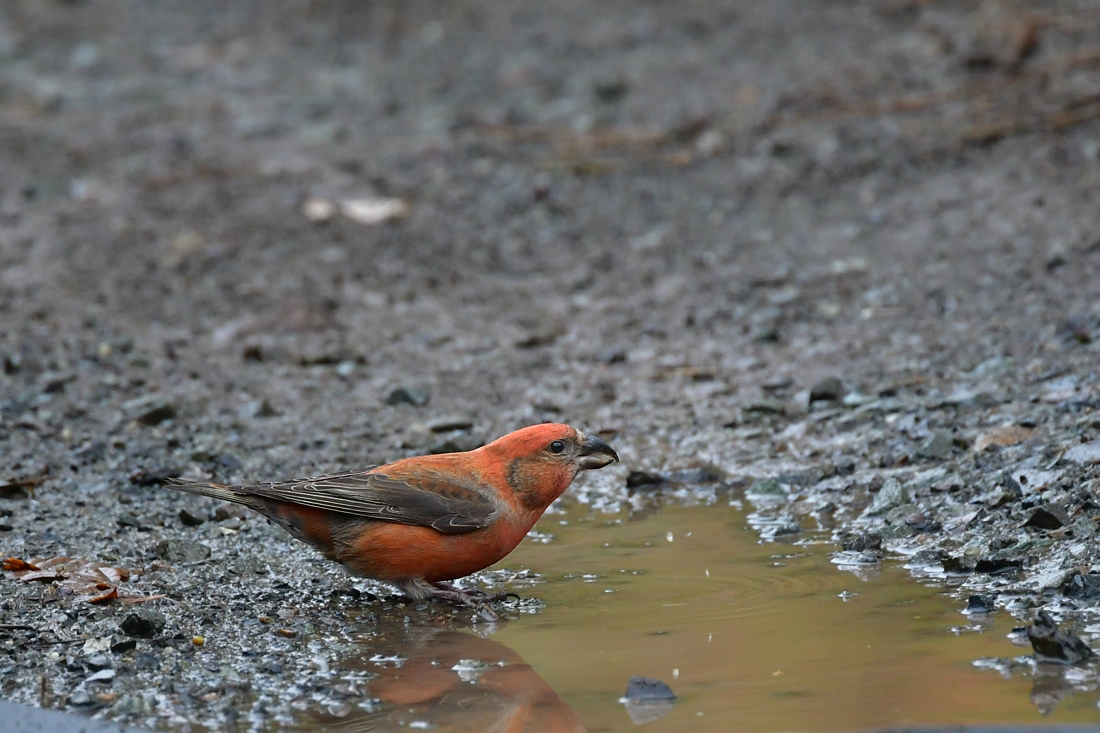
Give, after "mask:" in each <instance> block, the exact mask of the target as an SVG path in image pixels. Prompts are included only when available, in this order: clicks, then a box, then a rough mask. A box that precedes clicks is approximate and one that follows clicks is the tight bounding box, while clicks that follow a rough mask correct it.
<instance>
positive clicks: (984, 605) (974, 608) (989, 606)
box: [963, 595, 994, 614]
mask: <svg viewBox="0 0 1100 733" xmlns="http://www.w3.org/2000/svg"><path fill="white" fill-rule="evenodd" d="M993 611H994V607H993V597H992V596H978V595H974V596H970V597H969V598H967V599H966V608H965V609H964V610H963V613H967V614H970V613H993Z"/></svg>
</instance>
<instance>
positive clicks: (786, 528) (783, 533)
mask: <svg viewBox="0 0 1100 733" xmlns="http://www.w3.org/2000/svg"><path fill="white" fill-rule="evenodd" d="M797 534H802V527H801V526H800V525H798V524H796V523H794V522H786V523H784V524H779V525H776V526H775V527H772V529H771V531H770V532H768V535H769V536H771V537H772V538H773V539H774V538H776V537H792V536H794V535H797Z"/></svg>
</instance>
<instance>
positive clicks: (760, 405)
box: [745, 397, 787, 415]
mask: <svg viewBox="0 0 1100 733" xmlns="http://www.w3.org/2000/svg"><path fill="white" fill-rule="evenodd" d="M745 409H746V410H747V411H748V412H756V413H760V414H763V415H785V414H787V403H786V402H784V401H783V400H781V399H779V398H778V397H765V398H764V399H761V400H757V401H756V402H753V403H752V404H750V405H749V406H748V407H746V408H745Z"/></svg>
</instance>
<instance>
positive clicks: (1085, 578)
mask: <svg viewBox="0 0 1100 733" xmlns="http://www.w3.org/2000/svg"><path fill="white" fill-rule="evenodd" d="M1062 592H1063V593H1065V594H1066V596H1067V597H1069V598H1072V599H1074V600H1077V601H1087V602H1093V601H1096V600H1100V573H1077V574H1076V575H1074V576H1073V577H1072V578H1070V579H1069V580H1067V581H1066V584H1065V585H1063V586H1062Z"/></svg>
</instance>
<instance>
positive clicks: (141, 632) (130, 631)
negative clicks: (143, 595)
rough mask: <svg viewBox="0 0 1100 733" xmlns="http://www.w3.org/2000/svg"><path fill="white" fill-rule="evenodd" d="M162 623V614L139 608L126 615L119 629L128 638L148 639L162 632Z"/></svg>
mask: <svg viewBox="0 0 1100 733" xmlns="http://www.w3.org/2000/svg"><path fill="white" fill-rule="evenodd" d="M164 623H165V620H164V614H162V613H161V612H160V611H157V610H156V609H153V608H149V607H147V606H140V607H138V608H135V609H134V610H132V611H130V612H129V613H128V614H126V617H125V618H124V619H122V623H121V624H119V628H120V629H121V630H122V633H124V634H126V635H128V636H139V637H142V638H150V637H153V636H155V635H157V634H159V633H160V632H161V631H163V630H164Z"/></svg>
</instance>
